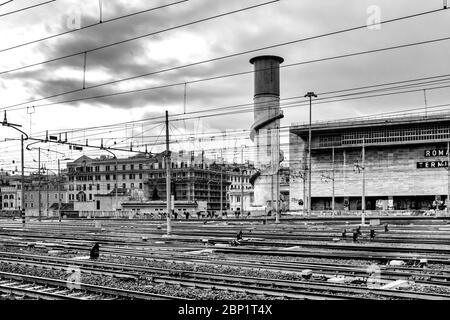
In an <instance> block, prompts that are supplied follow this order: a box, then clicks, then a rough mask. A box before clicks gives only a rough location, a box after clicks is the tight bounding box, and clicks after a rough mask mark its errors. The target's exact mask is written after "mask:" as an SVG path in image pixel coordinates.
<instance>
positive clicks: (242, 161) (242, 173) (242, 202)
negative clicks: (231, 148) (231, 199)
mask: <svg viewBox="0 0 450 320" xmlns="http://www.w3.org/2000/svg"><path fill="white" fill-rule="evenodd" d="M241 166H242V167H241V213H242V216H244V213H245V212H244V148H241Z"/></svg>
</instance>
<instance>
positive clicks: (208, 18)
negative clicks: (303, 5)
mask: <svg viewBox="0 0 450 320" xmlns="http://www.w3.org/2000/svg"><path fill="white" fill-rule="evenodd" d="M278 1H280V0H271V1H269V2H264V3H260V4H257V5H253V6H248V7H245V8H241V9H238V10H233V11H228V12H225V13H222V14H218V15H214V16H211V17H207V18H203V19H199V20H195V21H192V22H189V23H185V24H181V25H177V26H174V27H170V28H166V29H162V30H159V31H154V32H151V33H146V34H145V35H141V36H136V37H132V38H128V39H125V40H121V41H116V42H113V43H110V44H106V45H102V46H98V47H95V48H91V49H86V50H83V51H80V52H76V53H72V54H69V55H65V56H61V57H57V58H52V59H48V60H45V61H41V62H37V63H33V64H30V65H26V66H22V67H19V68H15V69H10V70H5V71H1V72H0V75H1V74H5V73H11V72H14V71H19V70H23V69H27V68H31V67H36V66H39V65H43V64H47V63H50V62H55V61H59V60H63V59H67V58H71V57H75V56H79V55H82V54H84V52H88V53H90V52H94V51H98V50H102V49H106V48H110V47H113V46H116V45H120V44H124V43H127V42H131V41H135V40H139V39H142V38H147V37H150V36H154V35H157V34H161V33H164V32H168V31H172V30H176V29H180V28H185V27H187V26H191V25H194V24H197V23H201V22H205V21H209V20H213V19H218V18H221V17H225V16H228V15H232V14H236V13H239V12H244V11H248V10H252V9H255V8H258V7H262V6H265V5H269V4H272V3H275V2H278ZM0 52H1V51H0Z"/></svg>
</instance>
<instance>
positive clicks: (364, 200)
mask: <svg viewBox="0 0 450 320" xmlns="http://www.w3.org/2000/svg"><path fill="white" fill-rule="evenodd" d="M365 162H366V146H365V138H364V137H363V144H362V201H361V209H362V214H361V224H362V225H364V224H365V223H366V164H365Z"/></svg>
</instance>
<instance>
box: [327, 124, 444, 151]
mask: <svg viewBox="0 0 450 320" xmlns="http://www.w3.org/2000/svg"><path fill="white" fill-rule="evenodd" d="M449 138H450V127H448V126H433V127H416V128H399V129H387V128H386V129H379V130H371V131H367V132H363V131H360V132H352V133H346V134H342V135H332V136H331V135H328V136H319V147H332V146H342V145H354V144H361V143H362V142H363V140H364V141H365V143H385V142H406V141H423V140H439V139H449Z"/></svg>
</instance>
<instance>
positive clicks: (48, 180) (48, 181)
mask: <svg viewBox="0 0 450 320" xmlns="http://www.w3.org/2000/svg"><path fill="white" fill-rule="evenodd" d="M45 169H46V170H47V197H46V198H47V201H46V209H45V210H46V211H47V218H48V203H49V196H48V189H49V184H50V179H49V177H48V169H47V168H45Z"/></svg>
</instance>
